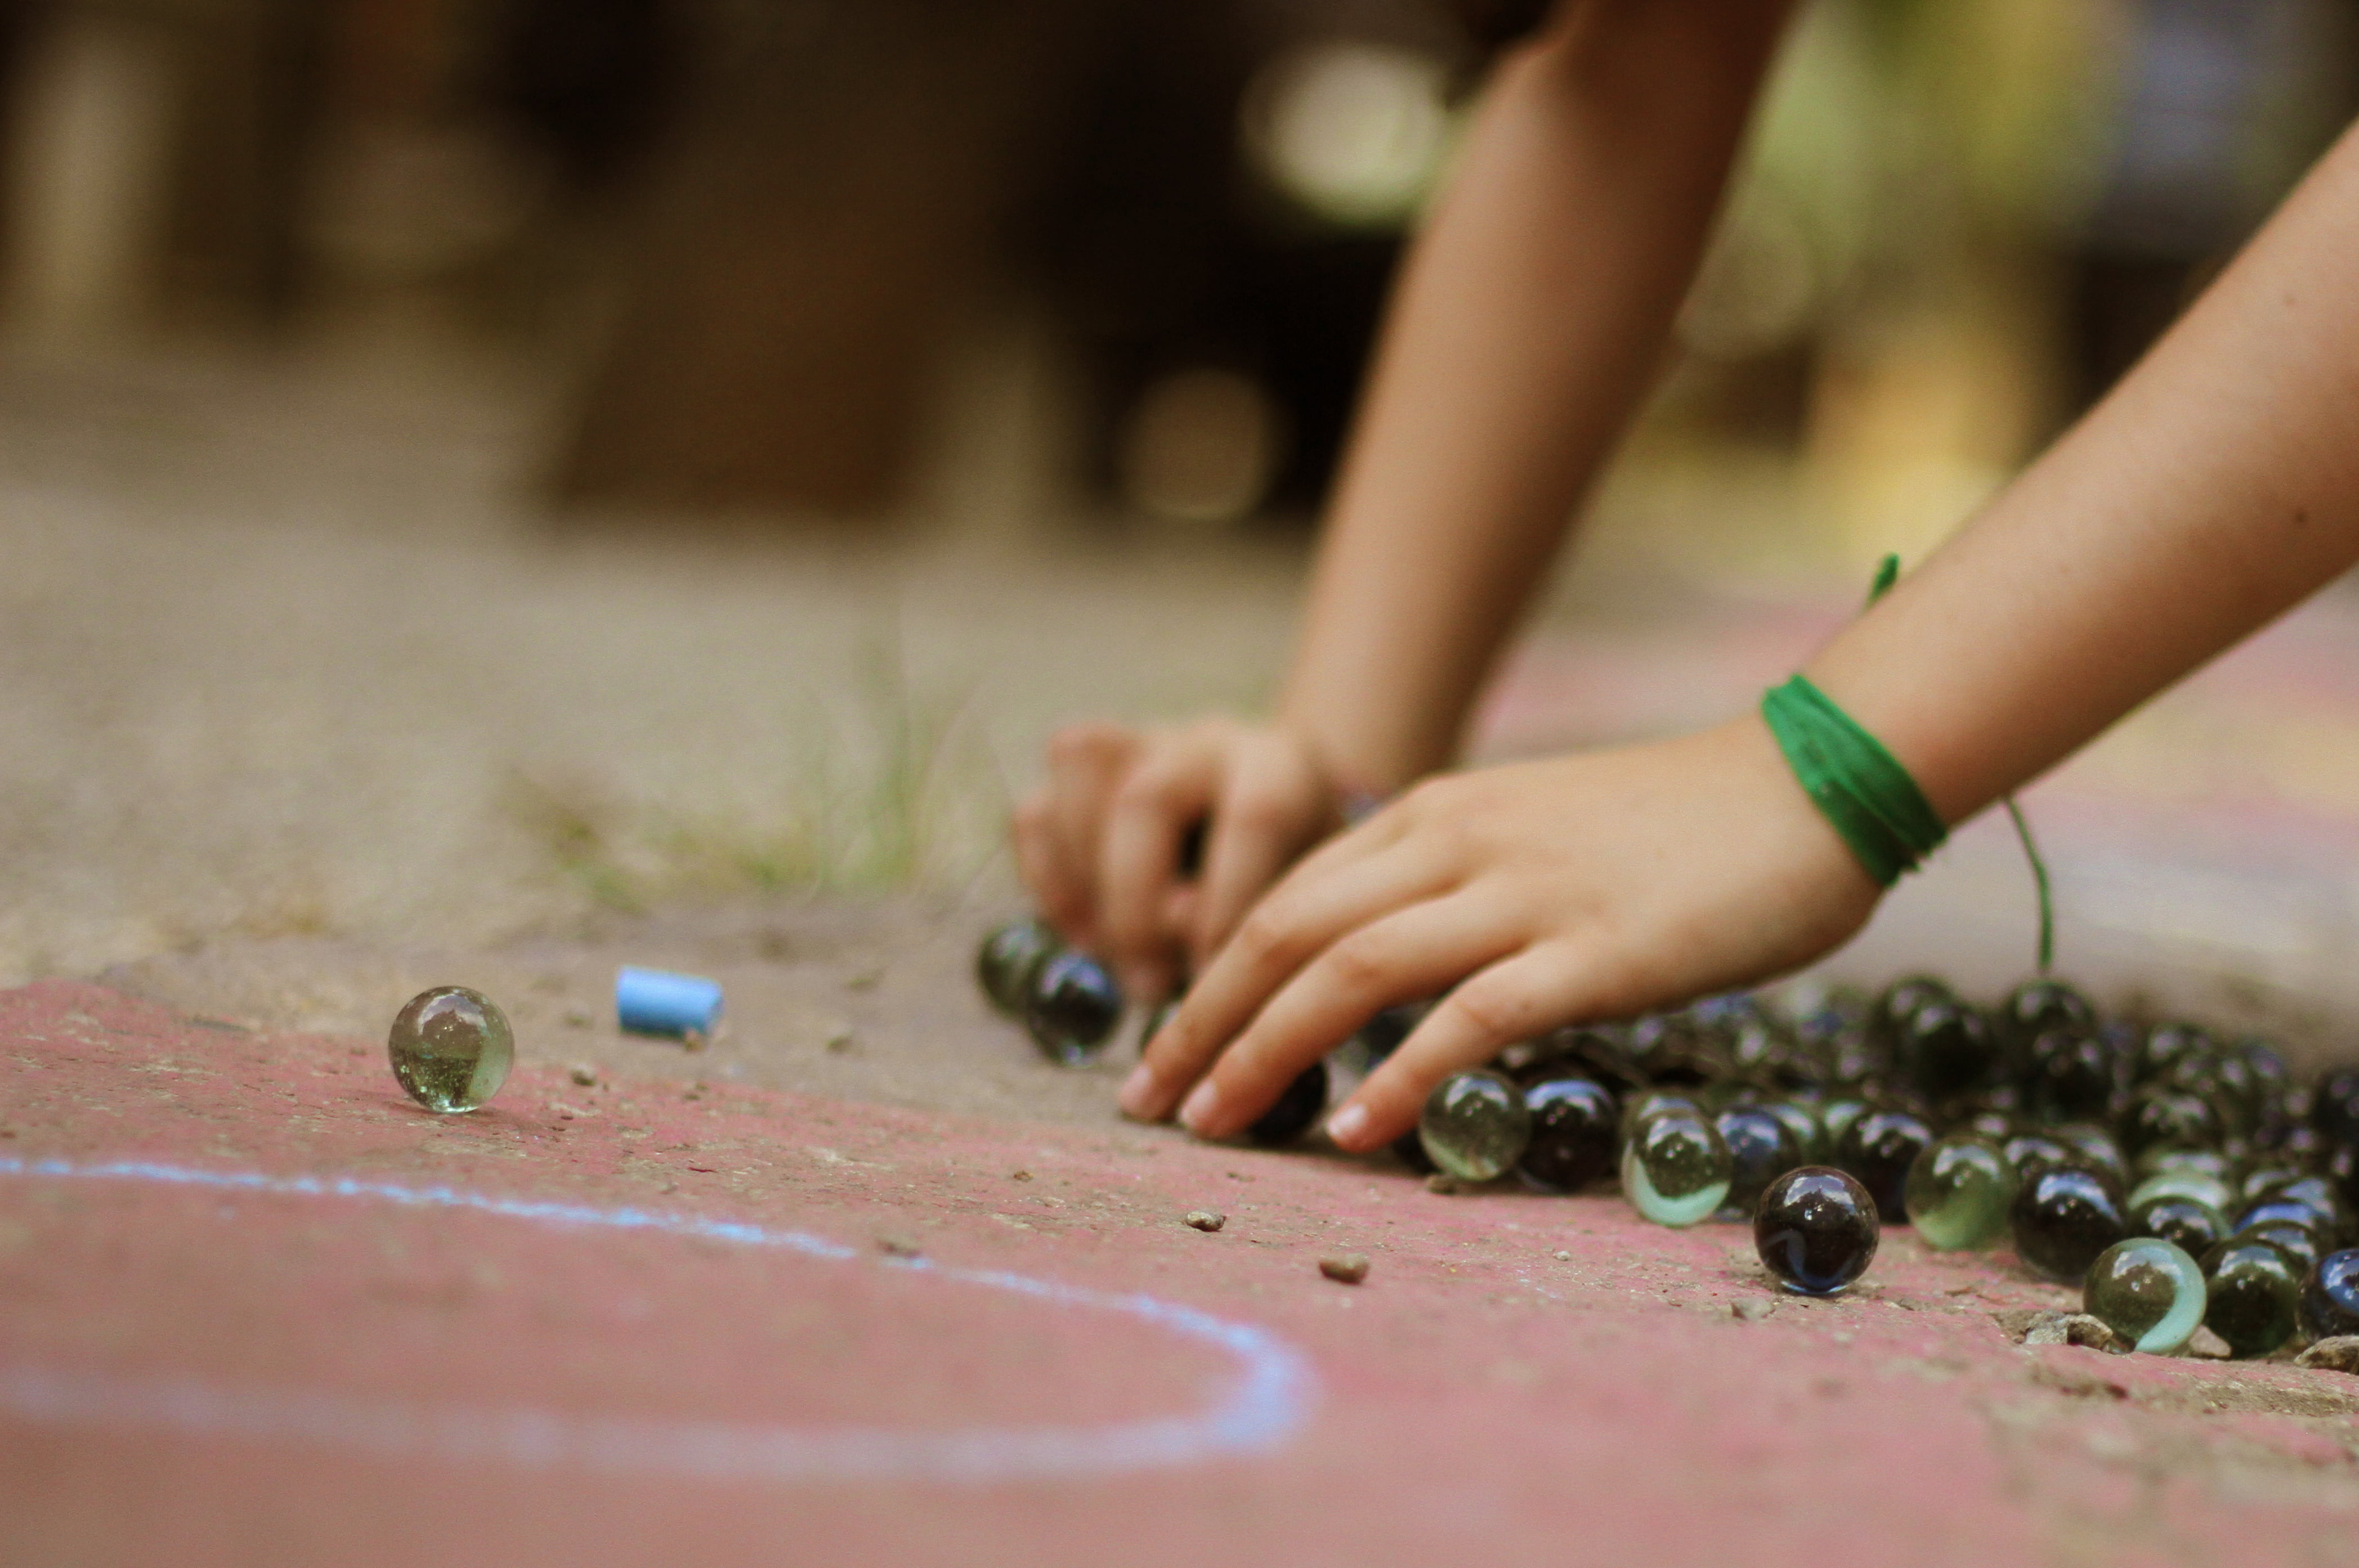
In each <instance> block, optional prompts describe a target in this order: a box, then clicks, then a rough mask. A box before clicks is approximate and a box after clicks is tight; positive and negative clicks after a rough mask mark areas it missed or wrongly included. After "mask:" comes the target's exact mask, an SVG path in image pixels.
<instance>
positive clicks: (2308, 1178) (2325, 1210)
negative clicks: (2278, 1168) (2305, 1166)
mask: <svg viewBox="0 0 2359 1568" xmlns="http://www.w3.org/2000/svg"><path fill="white" fill-rule="evenodd" d="M2261 1196H2262V1197H2263V1199H2265V1200H2266V1201H2267V1202H2270V1203H2287V1202H2292V1203H2308V1204H2309V1205H2310V1207H2311V1208H2313V1209H2316V1210H2317V1211H2318V1213H2319V1214H2320V1216H2321V1218H2322V1219H2323V1220H2324V1222H2325V1224H2326V1226H2327V1229H2328V1233H2329V1234H2330V1235H2332V1236H2335V1237H2336V1238H2337V1239H2338V1240H2340V1239H2342V1238H2344V1237H2347V1236H2349V1235H2350V1234H2351V1229H2352V1212H2351V1200H2350V1199H2349V1198H2347V1197H2345V1196H2344V1195H2343V1189H2342V1187H2341V1185H2340V1184H2338V1183H2337V1182H2336V1181H2334V1180H2333V1179H2332V1177H2328V1176H2321V1175H2319V1174H2318V1173H2316V1172H2314V1171H2313V1172H2311V1173H2310V1174H2308V1175H2303V1176H2297V1177H2295V1178H2294V1179H2293V1180H2292V1181H2279V1182H2277V1183H2276V1184H2275V1185H2273V1186H2271V1187H2269V1188H2267V1190H2265V1191H2264V1192H2262V1194H2261Z"/></svg>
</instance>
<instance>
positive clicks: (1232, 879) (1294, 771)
mask: <svg viewBox="0 0 2359 1568" xmlns="http://www.w3.org/2000/svg"><path fill="white" fill-rule="evenodd" d="M1333 814H1334V812H1333V806H1332V802H1331V800H1329V798H1328V789H1327V785H1326V782H1325V780H1323V779H1321V778H1320V777H1319V776H1318V774H1317V771H1316V770H1315V769H1314V768H1312V766H1311V764H1310V758H1309V757H1306V756H1304V755H1302V754H1301V753H1300V752H1299V750H1296V749H1293V748H1289V747H1286V746H1272V745H1263V746H1252V747H1248V748H1246V749H1245V751H1244V752H1243V753H1242V754H1241V755H1240V756H1239V757H1238V758H1237V761H1236V765H1235V767H1234V768H1233V769H1232V770H1231V772H1230V775H1229V778H1228V779H1227V781H1226V782H1225V784H1224V785H1223V788H1222V790H1221V799H1220V802H1219V805H1218V809H1217V810H1216V811H1214V812H1213V815H1212V841H1211V844H1209V846H1208V847H1207V850H1206V853H1205V858H1204V874H1203V877H1202V882H1203V897H1202V898H1201V901H1200V903H1199V905H1198V907H1197V910H1196V919H1195V922H1194V924H1193V925H1192V926H1191V927H1190V930H1189V950H1190V956H1191V957H1192V958H1193V960H1194V963H1195V966H1196V968H1197V970H1198V971H1199V972H1201V971H1202V970H1203V969H1205V968H1206V967H1207V966H1209V965H1210V964H1211V963H1212V954H1214V953H1218V952H1219V951H1220V949H1221V944H1222V943H1223V942H1226V941H1227V940H1228V938H1229V933H1230V932H1231V931H1234V929H1235V928H1236V924H1237V922H1238V921H1239V920H1242V919H1244V918H1245V910H1246V909H1250V908H1251V907H1252V905H1253V901H1254V900H1255V899H1256V898H1259V897H1260V896H1261V895H1262V893H1263V891H1264V890H1265V889H1266V888H1267V887H1269V885H1270V884H1271V883H1272V882H1275V881H1276V880H1277V877H1278V874H1279V873H1280V872H1282V871H1284V870H1285V869H1286V866H1287V864H1288V862H1289V861H1291V860H1292V859H1293V858H1294V857H1295V855H1296V854H1297V853H1298V852H1299V851H1300V850H1301V849H1302V847H1303V846H1304V845H1305V844H1309V843H1310V842H1311V841H1312V840H1313V839H1315V838H1317V837H1318V836H1319V835H1320V834H1321V833H1324V832H1326V831H1327V829H1328V828H1329V827H1330V826H1331V825H1332V819H1333Z"/></svg>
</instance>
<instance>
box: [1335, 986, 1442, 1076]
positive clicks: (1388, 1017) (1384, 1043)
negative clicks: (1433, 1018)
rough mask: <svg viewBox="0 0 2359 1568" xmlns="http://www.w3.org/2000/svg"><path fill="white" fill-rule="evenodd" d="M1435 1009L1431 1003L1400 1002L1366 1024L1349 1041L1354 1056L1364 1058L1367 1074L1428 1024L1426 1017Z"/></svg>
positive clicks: (1362, 1066)
mask: <svg viewBox="0 0 2359 1568" xmlns="http://www.w3.org/2000/svg"><path fill="white" fill-rule="evenodd" d="M1432 1006H1433V1004H1432V1003H1430V1002H1401V1003H1397V1004H1396V1005H1395V1006H1393V1007H1385V1008H1382V1009H1380V1010H1379V1011H1378V1012H1377V1013H1376V1014H1375V1016H1374V1017H1373V1018H1369V1019H1368V1021H1367V1022H1366V1023H1364V1024H1362V1025H1361V1026H1360V1029H1359V1032H1358V1033H1356V1034H1354V1035H1353V1037H1352V1038H1351V1040H1350V1041H1349V1042H1348V1043H1349V1045H1350V1047H1351V1050H1352V1052H1353V1055H1355V1056H1357V1057H1358V1058H1359V1059H1360V1060H1359V1065H1360V1068H1361V1070H1362V1071H1364V1072H1365V1071H1368V1070H1370V1069H1373V1068H1375V1067H1376V1066H1378V1065H1379V1064H1381V1063H1382V1062H1384V1061H1385V1060H1386V1058H1387V1057H1389V1056H1391V1055H1392V1053H1393V1052H1394V1051H1398V1050H1399V1049H1400V1045H1401V1041H1403V1040H1407V1039H1408V1037H1409V1034H1410V1031H1412V1030H1414V1029H1416V1028H1417V1026H1418V1025H1419V1024H1420V1023H1422V1022H1424V1021H1425V1015H1426V1013H1427V1012H1428V1011H1429V1010H1430V1008H1431V1007H1432Z"/></svg>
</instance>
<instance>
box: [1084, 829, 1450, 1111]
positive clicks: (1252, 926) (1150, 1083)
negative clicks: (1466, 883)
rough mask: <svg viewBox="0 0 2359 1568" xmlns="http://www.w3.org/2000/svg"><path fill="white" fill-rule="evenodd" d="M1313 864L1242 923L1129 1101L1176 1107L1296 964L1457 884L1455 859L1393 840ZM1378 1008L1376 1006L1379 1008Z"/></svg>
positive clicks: (1126, 1091) (1133, 1107)
mask: <svg viewBox="0 0 2359 1568" xmlns="http://www.w3.org/2000/svg"><path fill="white" fill-rule="evenodd" d="M1307 869H1308V863H1306V866H1305V868H1303V869H1298V870H1297V871H1296V872H1295V873H1294V874H1293V875H1291V876H1289V877H1287V879H1286V880H1285V881H1283V882H1281V883H1279V884H1278V886H1277V887H1275V888H1273V889H1272V890H1271V892H1270V893H1269V896H1268V897H1266V898H1264V899H1263V900H1262V901H1261V902H1260V903H1259V904H1258V905H1256V906H1255V908H1254V909H1253V910H1252V912H1251V913H1249V914H1248V915H1246V916H1245V920H1244V922H1243V923H1242V924H1241V925H1239V926H1238V927H1237V933H1236V936H1235V937H1234V939H1233V940H1232V941H1231V942H1229V943H1228V945H1227V946H1225V947H1223V949H1222V950H1221V952H1220V954H1219V956H1218V957H1216V958H1214V959H1213V960H1212V967H1211V968H1209V969H1208V970H1206V971H1205V972H1204V974H1203V975H1201V976H1199V977H1198V979H1197V981H1196V983H1195V984H1194V985H1192V986H1190V989H1189V992H1188V996H1187V999H1186V1000H1185V1001H1184V1002H1183V1003H1182V1004H1181V1005H1180V1010H1179V1011H1178V1012H1177V1013H1175V1014H1174V1015H1173V1016H1172V1018H1171V1021H1170V1022H1169V1023H1167V1024H1166V1025H1164V1027H1163V1029H1162V1032H1161V1033H1159V1034H1158V1035H1157V1036H1156V1037H1155V1039H1154V1040H1150V1041H1148V1042H1147V1054H1146V1056H1145V1058H1144V1059H1143V1060H1141V1062H1139V1064H1138V1067H1137V1069H1136V1071H1135V1072H1133V1073H1132V1074H1131V1076H1130V1080H1129V1082H1127V1083H1125V1084H1124V1085H1123V1086H1122V1095H1121V1101H1122V1108H1123V1109H1124V1110H1125V1112H1127V1113H1128V1114H1129V1115H1131V1116H1138V1117H1141V1118H1144V1119H1146V1120H1149V1121H1153V1120H1159V1119H1160V1118H1162V1117H1164V1116H1169V1115H1170V1114H1171V1108H1172V1106H1173V1105H1176V1104H1177V1103H1178V1102H1179V1099H1180V1094H1182V1093H1184V1092H1185V1091H1186V1090H1187V1089H1189V1088H1190V1086H1192V1085H1193V1084H1194V1083H1195V1082H1196V1080H1197V1079H1198V1078H1200V1077H1201V1076H1202V1075H1203V1072H1204V1069H1205V1067H1206V1066H1207V1065H1209V1064H1210V1063H1211V1062H1212V1058H1213V1056H1214V1055H1216V1054H1217V1053H1218V1052H1219V1051H1220V1050H1221V1048H1222V1047H1223V1046H1224V1045H1226V1044H1227V1043H1228V1042H1229V1041H1230V1040H1232V1039H1233V1038H1234V1037H1235V1036H1236V1035H1237V1033H1238V1032H1239V1031H1240V1030H1242V1029H1244V1028H1245V1025H1246V1024H1247V1023H1248V1022H1250V1021H1251V1020H1252V1018H1253V1017H1254V1015H1255V1014H1256V1013H1258V1012H1259V1011H1260V1010H1261V1007H1262V1004H1263V1003H1264V1002H1265V1001H1266V1000H1267V999H1268V998H1269V996H1271V995H1272V994H1273V993H1275V992H1276V991H1277V989H1278V987H1279V986H1281V985H1284V984H1285V983H1286V982H1287V981H1288V979H1290V978H1291V977H1292V976H1293V975H1294V973H1295V972H1296V971H1297V970H1299V969H1300V968H1301V967H1302V966H1303V965H1304V964H1308V963H1310V960H1311V959H1313V958H1315V957H1317V956H1318V955H1319V954H1320V953H1322V952H1323V951H1325V950H1326V948H1327V946H1328V945H1329V944H1330V943H1331V942H1334V941H1336V940H1337V939H1338V938H1340V937H1342V936H1343V935H1344V934H1345V933H1346V932H1348V931H1354V930H1356V929H1357V928H1359V927H1361V926H1364V925H1368V924H1370V923H1371V922H1373V921H1375V920H1379V919H1381V918H1382V917H1384V916H1386V915H1387V914H1390V913H1392V912H1393V911H1394V910H1396V909H1400V908H1402V907H1403V906H1405V905H1409V904H1416V903H1420V902H1422V901H1424V900H1425V899H1428V898H1435V897H1438V896H1440V894H1442V893H1444V892H1447V891H1448V890H1449V888H1450V882H1451V872H1450V868H1449V866H1448V863H1447V862H1445V861H1441V860H1439V859H1437V858H1436V857H1434V856H1432V855H1421V854H1419V853H1418V852H1417V851H1416V850H1415V849H1413V848H1410V847H1407V846H1391V847H1388V848H1387V849H1386V850H1382V851H1379V852H1378V853H1376V854H1375V855H1364V856H1361V857H1359V858H1356V859H1350V860H1346V861H1344V862H1343V864H1341V865H1331V866H1321V868H1320V869H1319V871H1318V873H1317V874H1315V875H1306V874H1305V872H1306V870H1307ZM1372 1010H1373V1009H1372Z"/></svg>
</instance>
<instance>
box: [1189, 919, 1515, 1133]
mask: <svg viewBox="0 0 2359 1568" xmlns="http://www.w3.org/2000/svg"><path fill="white" fill-rule="evenodd" d="M1518 940H1519V937H1518V933H1517V929H1516V926H1515V924H1514V923H1513V922H1512V921H1510V920H1507V919H1506V918H1505V917H1504V916H1503V915H1502V913H1501V912H1500V910H1499V909H1497V907H1496V906H1495V904H1493V903H1492V902H1491V901H1489V900H1486V899H1484V898H1481V897H1480V896H1479V895H1475V894H1471V893H1466V892H1459V893H1454V894H1451V895H1450V896H1449V897H1446V898H1437V899H1432V900H1430V901H1428V902H1425V903H1421V904H1415V905H1412V906H1410V907H1409V908H1408V909H1401V910H1399V911H1397V912H1396V913H1394V914H1390V915H1387V916H1386V917H1384V918H1383V919H1381V920H1375V921H1374V922H1373V923H1371V924H1368V925H1364V926H1362V927H1360V928H1359V929H1358V930H1356V931H1352V932H1351V933H1350V934H1348V935H1346V936H1344V937H1343V938H1342V939H1340V940H1339V941H1337V942H1334V943H1333V944H1332V946H1330V947H1329V948H1328V949H1327V950H1326V951H1325V952H1324V953H1321V954H1320V955H1319V956H1318V957H1317V958H1316V959H1314V960H1312V961H1311V962H1310V964H1306V965H1305V966H1304V967H1303V968H1302V969H1301V970H1300V971H1299V973H1297V974H1296V975H1295V976H1294V978H1292V979H1291V980H1289V981H1288V982H1287V983H1286V985H1285V988H1284V989H1282V990H1280V991H1279V992H1278V993H1277V996H1274V997H1272V998H1271V999H1270V1001H1269V1004H1268V1006H1266V1007H1263V1008H1262V1010H1261V1012H1260V1013H1259V1015H1258V1016H1256V1018H1255V1019H1254V1021H1253V1023H1252V1025H1251V1026H1250V1027H1248V1028H1247V1029H1245V1033H1243V1034H1242V1035H1239V1036H1238V1037H1237V1039H1236V1040H1235V1041H1234V1043H1233V1044H1231V1045H1230V1046H1229V1048H1228V1049H1227V1050H1226V1051H1223V1052H1222V1053H1221V1057H1220V1060H1219V1062H1217V1063H1215V1064H1214V1065H1213V1066H1212V1071H1211V1072H1210V1073H1208V1074H1206V1075H1205V1077H1204V1078H1203V1080H1202V1082H1201V1083H1198V1084H1197V1085H1196V1087H1195V1089H1194V1090H1193V1091H1192V1092H1190V1094H1189V1095H1188V1098H1187V1101H1186V1103H1185V1104H1184V1105H1182V1106H1181V1107H1180V1120H1181V1121H1182V1122H1183V1123H1185V1124H1186V1125H1187V1127H1188V1129H1189V1130H1190V1132H1193V1133H1195V1134H1196V1135H1198V1136H1199V1137H1201V1138H1225V1137H1227V1136H1228V1135H1230V1134H1231V1133H1234V1132H1236V1131H1238V1130H1240V1129H1242V1128H1243V1127H1246V1126H1248V1125H1250V1124H1251V1123H1252V1121H1253V1119H1254V1118H1255V1117H1256V1116H1259V1115H1261V1113H1262V1112H1263V1111H1265V1110H1266V1109H1268V1107H1269V1105H1271V1103H1272V1102H1274V1101H1275V1100H1276V1099H1277V1096H1278V1095H1279V1094H1283V1093H1284V1092H1285V1090H1286V1086H1287V1085H1288V1083H1292V1082H1293V1081H1294V1076H1295V1074H1296V1073H1299V1072H1301V1071H1302V1069H1303V1067H1304V1066H1305V1065H1307V1064H1308V1063H1310V1062H1313V1061H1315V1060H1317V1059H1318V1058H1319V1057H1321V1056H1323V1055H1325V1054H1326V1053H1327V1051H1329V1050H1331V1049H1332V1048H1333V1047H1334V1046H1335V1045H1336V1044H1337V1043H1338V1042H1340V1041H1341V1040H1343V1039H1344V1038H1345V1037H1346V1036H1347V1035H1349V1034H1350V1033H1351V1032H1352V1031H1353V1029H1357V1028H1359V1027H1360V1026H1361V1025H1362V1024H1363V1023H1365V1022H1366V1021H1367V1020H1368V1018H1370V1017H1372V1016H1373V1015H1374V1014H1375V1012H1376V1011H1377V1010H1378V1009H1379V1008H1382V1007H1390V1006H1392V1005H1393V1004H1394V1003H1396V1002H1407V1001H1412V1000H1415V999H1416V998H1418V997H1419V996H1432V995H1433V994H1434V993H1435V992H1437V991H1440V990H1445V989H1447V988H1448V987H1449V986H1451V985H1453V984H1454V983H1455V982H1457V981H1458V980H1459V979H1460V978H1461V977H1462V976H1464V975H1468V974H1471V973H1473V971H1475V970H1478V969H1480V968H1482V967H1483V966H1484V964H1489V963H1491V962H1492V961H1494V960H1495V959H1497V958H1500V957H1502V956H1504V955H1505V954H1506V953H1509V952H1512V951H1513V950H1514V948H1515V947H1516V945H1517V942H1518Z"/></svg>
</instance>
